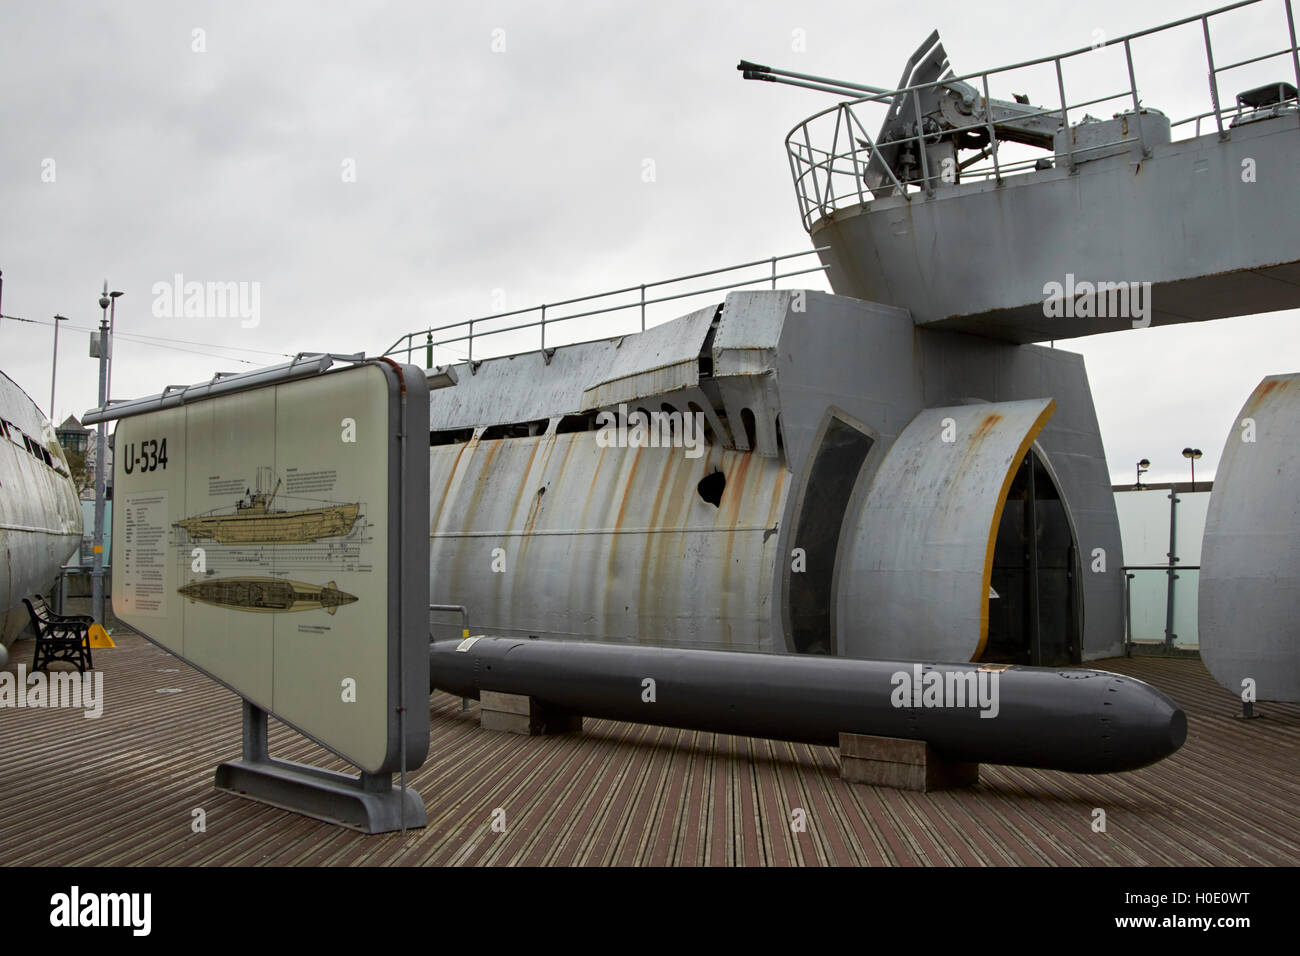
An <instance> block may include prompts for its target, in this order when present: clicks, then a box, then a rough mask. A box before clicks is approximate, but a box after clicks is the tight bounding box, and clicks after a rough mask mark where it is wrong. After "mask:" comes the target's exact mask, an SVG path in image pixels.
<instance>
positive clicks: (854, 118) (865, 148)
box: [785, 0, 1300, 233]
mask: <svg viewBox="0 0 1300 956" xmlns="http://www.w3.org/2000/svg"><path fill="white" fill-rule="evenodd" d="M1263 2H1265V0H1241V2H1238V3H1234V4H1231V5H1229V6H1225V7H1220V8H1218V9H1216V10H1211V11H1208V12H1206V13H1203V14H1197V15H1194V16H1190V17H1186V18H1184V19H1182V20H1176V21H1174V22H1172V23H1167V24H1164V25H1162V26H1158V27H1153V28H1151V29H1148V30H1142V31H1139V32H1137V33H1130V34H1128V35H1127V36H1123V37H1119V38H1117V39H1115V40H1110V41H1104V40H1103V41H1102V42H1100V43H1096V44H1094V45H1092V46H1088V47H1082V48H1080V49H1077V50H1071V51H1070V52H1068V53H1061V54H1057V55H1055V56H1046V57H1040V58H1038V59H1035V60H1026V61H1024V62H1022V63H1015V64H1012V65H1010V66H1003V67H998V68H997V69H993V70H986V71H983V72H979V73H968V74H966V75H964V76H949V77H945V78H944V79H941V80H936V81H933V82H929V83H922V84H918V85H916V86H907V87H901V88H899V89H895V90H890V91H886V92H881V93H875V94H871V95H867V96H863V97H860V98H858V99H854V100H850V101H846V102H843V103H840V104H838V105H836V106H833V107H831V108H829V109H826V110H823V111H822V112H820V113H816V114H814V115H813V116H811V117H810V118H808V119H807V120H804V121H803V122H802V123H800V124H798V125H797V126H795V127H794V128H793V129H792V130H791V131H790V133H789V134H788V135H787V136H786V140H785V145H786V152H787V155H788V157H789V161H790V174H791V176H792V177H793V180H794V187H795V193H796V196H797V198H798V201H799V208H800V213H801V216H802V219H803V224H804V228H805V229H806V230H808V231H809V232H810V233H811V231H812V226H813V224H814V223H815V222H817V221H818V220H820V219H823V218H825V217H827V216H829V215H831V214H832V213H834V212H835V211H836V210H838V209H843V208H847V207H849V206H854V205H862V204H865V203H867V202H870V201H871V200H872V199H875V198H879V197H878V195H876V194H873V193H872V191H871V189H870V187H869V186H868V185H866V183H865V181H864V174H865V173H866V172H867V167H868V164H870V163H872V161H873V160H875V168H876V169H877V170H884V171H885V172H887V173H888V182H887V184H886V185H885V187H884V188H883V189H880V187H878V192H879V194H881V195H902V196H904V197H905V198H906V199H908V200H909V201H910V200H911V199H912V198H913V197H915V196H918V195H925V196H932V195H934V192H935V181H936V179H939V178H942V179H943V180H944V181H945V182H949V183H955V182H957V181H959V180H960V181H969V180H972V179H976V180H978V179H984V180H989V179H991V180H993V181H995V182H997V183H999V184H1000V183H1001V182H1002V180H1003V178H1004V177H1006V176H1008V175H1012V174H1015V173H1020V172H1025V171H1028V170H1032V169H1034V168H1037V165H1038V163H1039V162H1040V160H1041V159H1042V158H1043V157H1045V156H1050V155H1051V154H1045V153H1042V152H1037V153H1036V155H1034V156H1031V157H1029V158H1027V159H1018V160H1013V161H1011V162H1005V161H1004V160H1003V158H1002V157H1001V156H1000V155H999V151H1000V147H1001V146H1005V145H1009V144H1007V143H1005V142H1004V143H1001V144H1000V143H999V140H998V135H997V130H996V124H995V122H994V119H993V115H992V110H991V108H990V100H991V97H990V94H989V89H990V78H998V79H999V80H1006V79H1007V76H1008V74H1012V73H1015V72H1017V71H1022V72H1023V71H1026V70H1028V69H1030V68H1034V67H1045V66H1047V65H1049V64H1050V65H1051V67H1052V68H1053V70H1054V72H1055V80H1056V83H1055V86H1056V89H1055V91H1054V92H1055V94H1056V97H1055V98H1056V99H1057V100H1058V101H1059V105H1057V106H1052V107H1050V108H1045V109H1042V110H1039V111H1037V112H1029V113H1025V114H1023V115H1024V116H1046V115H1060V116H1061V117H1062V126H1063V127H1064V128H1068V127H1069V125H1070V116H1071V112H1072V111H1073V112H1074V114H1075V115H1076V116H1077V115H1078V111H1079V110H1082V109H1085V108H1087V107H1091V106H1096V105H1098V104H1102V103H1108V102H1115V101H1120V102H1122V103H1123V107H1122V108H1123V110H1124V111H1125V112H1135V113H1138V114H1139V115H1140V113H1141V112H1142V111H1143V110H1144V109H1146V107H1144V105H1143V103H1142V98H1141V96H1140V95H1139V88H1138V84H1137V75H1136V71H1135V68H1134V62H1133V61H1134V58H1133V43H1134V41H1136V40H1140V39H1144V38H1148V37H1154V36H1157V35H1167V34H1169V33H1170V32H1171V31H1175V30H1179V29H1182V28H1189V27H1192V25H1193V24H1199V25H1200V33H1201V37H1200V38H1198V40H1203V45H1204V55H1205V64H1206V74H1205V75H1206V76H1208V81H1209V102H1210V109H1208V110H1205V111H1202V112H1199V113H1195V114H1193V115H1191V116H1188V117H1186V118H1185V119H1181V120H1177V121H1174V122H1171V123H1170V127H1171V129H1177V128H1178V127H1186V126H1188V125H1189V124H1195V126H1194V133H1192V135H1196V136H1199V135H1200V133H1201V124H1202V122H1203V121H1205V120H1208V119H1209V118H1210V117H1214V120H1215V124H1216V126H1217V128H1218V132H1219V136H1220V138H1227V137H1228V136H1229V135H1230V129H1231V125H1232V124H1233V123H1235V122H1239V121H1241V120H1242V119H1243V118H1244V116H1245V115H1246V108H1245V107H1243V105H1242V104H1241V102H1240V101H1239V102H1238V103H1237V104H1236V106H1235V107H1234V108H1225V107H1224V106H1223V104H1222V101H1221V98H1220V93H1219V76H1220V75H1221V74H1223V73H1226V72H1228V71H1230V70H1238V69H1240V68H1242V67H1246V66H1250V65H1253V64H1259V63H1264V62H1266V61H1269V60H1274V59H1276V58H1279V57H1288V58H1289V59H1290V61H1291V64H1290V65H1291V70H1290V72H1292V73H1293V74H1294V79H1295V85H1296V88H1297V89H1300V47H1298V46H1297V44H1296V27H1295V17H1294V15H1293V11H1292V0H1281V3H1280V4H1279V5H1280V6H1281V8H1282V13H1283V14H1284V16H1282V17H1279V18H1278V20H1277V26H1278V27H1279V28H1280V27H1281V25H1282V20H1285V25H1286V31H1287V37H1288V39H1289V41H1290V42H1289V45H1288V46H1285V47H1283V48H1282V49H1280V50H1275V51H1271V52H1263V53H1258V54H1256V55H1253V56H1249V57H1246V58H1244V59H1240V60H1236V61H1234V62H1232V63H1228V64H1226V65H1216V64H1215V62H1214V45H1213V43H1212V41H1211V28H1210V27H1211V21H1214V20H1217V19H1221V18H1222V17H1223V15H1224V14H1226V13H1229V12H1230V11H1234V10H1238V9H1240V8H1243V7H1249V6H1254V5H1255V4H1258V3H1263ZM1271 2H1272V3H1277V0H1271ZM1121 45H1122V47H1123V51H1124V65H1125V67H1126V69H1125V75H1124V77H1123V88H1121V89H1120V90H1119V91H1118V92H1115V93H1111V94H1107V95H1102V96H1094V97H1091V98H1089V99H1083V100H1078V101H1070V100H1069V99H1068V97H1067V95H1066V88H1065V71H1064V67H1063V64H1066V63H1067V62H1070V63H1071V64H1074V63H1082V62H1084V61H1085V59H1086V58H1090V57H1091V58H1093V59H1094V60H1100V59H1101V55H1102V51H1103V50H1113V49H1115V48H1116V47H1118V46H1121ZM1021 79H1023V76H1022V77H1021ZM1270 79H1273V80H1275V79H1276V77H1271V78H1270ZM959 82H964V83H969V84H971V85H973V86H975V87H977V89H979V90H980V91H981V92H982V94H983V99H982V102H980V103H978V104H975V105H974V106H973V108H972V116H971V122H970V123H969V124H967V125H965V126H961V127H955V128H953V129H950V130H947V129H946V130H943V131H942V133H939V132H936V131H935V130H933V129H929V130H927V129H924V128H922V129H919V130H916V134H915V135H913V136H909V137H901V138H897V139H892V140H891V141H890V143H889V145H890V146H896V145H899V144H910V145H911V147H912V148H913V149H915V152H916V154H919V157H920V167H921V169H920V173H921V174H920V176H919V177H914V178H905V179H901V180H900V178H899V177H898V175H896V173H895V171H894V170H893V169H892V168H891V167H890V165H889V164H888V163H887V162H886V161H885V160H884V158H883V156H882V155H881V153H880V149H879V145H878V144H877V143H876V142H875V141H874V139H873V136H874V135H875V134H874V133H871V132H868V125H867V123H866V122H864V116H865V114H866V113H867V112H868V110H869V109H870V108H872V107H878V108H879V109H880V110H881V111H882V112H881V114H880V116H881V119H883V117H884V112H883V111H885V110H887V109H888V107H889V106H890V104H891V103H893V102H894V100H895V99H896V98H897V97H899V96H910V97H911V98H912V103H913V106H914V108H915V114H914V115H916V116H920V115H921V107H920V93H921V91H923V90H928V89H930V88H932V87H944V86H946V85H948V84H954V83H959ZM1003 85H1004V86H1005V87H1006V88H1008V89H1010V88H1013V87H1011V86H1009V85H1006V84H1003ZM1282 108H1283V109H1286V110H1288V111H1294V112H1295V113H1296V115H1297V116H1300V110H1297V109H1296V100H1295V98H1294V97H1291V98H1290V99H1289V100H1287V101H1286V102H1285V103H1284V104H1282ZM1272 109H1273V111H1274V112H1277V111H1278V107H1276V106H1274V107H1273V108H1272ZM1234 114H1235V115H1234ZM1117 115H1118V114H1117ZM880 125H881V124H880V123H878V122H877V123H873V124H872V125H871V126H870V128H871V129H879V128H880ZM916 125H917V124H913V129H914V130H915V129H916ZM921 125H923V124H921ZM1142 126H1143V124H1142V123H1141V122H1138V123H1134V124H1133V126H1132V128H1133V129H1134V130H1135V131H1136V132H1135V135H1131V136H1126V137H1124V138H1122V139H1116V140H1114V141H1112V142H1103V143H1095V144H1092V145H1090V146H1088V147H1085V148H1077V147H1075V146H1074V145H1073V143H1071V145H1070V147H1069V150H1068V152H1067V153H1066V154H1065V155H1064V156H1063V157H1056V158H1057V159H1064V161H1065V162H1066V163H1067V164H1068V165H1069V168H1070V169H1071V170H1073V169H1074V167H1075V164H1076V162H1079V161H1081V160H1082V158H1083V157H1084V155H1085V154H1086V153H1087V152H1088V151H1091V150H1100V149H1107V148H1110V147H1114V146H1116V145H1120V144H1134V143H1135V144H1137V146H1138V147H1139V148H1140V149H1141V151H1142V152H1143V153H1144V154H1149V148H1148V146H1147V144H1146V143H1145V142H1144V141H1143V130H1142ZM970 133H974V134H978V135H979V136H980V138H981V140H982V138H983V136H985V135H987V136H988V145H987V146H985V147H984V148H983V149H982V150H981V152H980V153H979V154H977V155H976V156H974V157H972V158H971V159H969V160H967V161H966V162H964V163H960V164H956V167H955V168H951V169H946V170H944V171H943V173H944V175H942V177H940V176H939V175H937V171H936V174H932V173H931V171H930V169H929V163H928V159H927V156H926V150H925V149H924V148H922V140H924V141H925V142H927V143H929V144H931V145H933V144H934V143H935V142H937V141H938V138H939V137H940V136H941V135H942V136H947V135H952V136H954V137H956V136H959V135H961V134H970ZM1067 139H1072V138H1067ZM827 141H829V142H830V146H829V148H826V147H824V146H822V145H816V146H814V145H813V144H814V142H816V143H818V144H824V143H826V142H827ZM882 145H883V144H882ZM985 159H987V160H989V163H988V165H986V166H977V165H975V164H976V163H978V162H981V161H983V160H985Z"/></svg>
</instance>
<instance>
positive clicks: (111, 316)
mask: <svg viewBox="0 0 1300 956" xmlns="http://www.w3.org/2000/svg"><path fill="white" fill-rule="evenodd" d="M104 285H105V286H107V285H108V283H104ZM121 295H122V293H121V292H110V293H109V294H108V297H109V298H110V299H112V302H111V303H110V304H109V307H108V340H109V341H110V342H111V341H112V340H113V332H114V330H115V329H116V325H115V324H114V322H115V320H116V319H117V300H118V297H119V296H121ZM112 400H113V350H112V349H109V350H108V381H107V382H106V383H105V385H104V404H108V403H109V402H110V401H112Z"/></svg>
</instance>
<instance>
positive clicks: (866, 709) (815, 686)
mask: <svg viewBox="0 0 1300 956" xmlns="http://www.w3.org/2000/svg"><path fill="white" fill-rule="evenodd" d="M429 684H430V687H431V688H432V689H440V690H444V691H447V692H449V693H452V694H456V695H458V696H461V697H470V698H477V697H478V696H479V694H480V692H481V691H485V690H488V691H499V692H502V693H508V694H521V695H527V696H530V697H533V698H535V699H536V700H537V701H538V702H539V703H540V704H541V705H542V706H543V707H544V708H547V709H549V710H551V711H552V712H555V713H567V714H573V715H580V716H584V717H600V718H606V719H611V720H625V721H631V722H635V723H643V724H656V725H661V726H667V727H682V728H686V729H690V730H700V731H706V732H712V733H728V734H740V735H743V736H750V737H767V738H771V739H775V740H793V741H799V742H803V743H809V744H821V745H829V746H835V745H836V744H838V742H839V735H840V734H841V733H856V734H871V735H876V736H883V737H899V738H904V739H909V740H924V741H927V742H928V743H930V744H931V745H932V746H933V747H934V748H935V750H936V751H937V752H939V753H940V754H941V755H942V756H944V757H945V758H947V759H950V760H954V761H963V762H971V763H995V764H1006V765H1011V766H1021V767H1038V768H1042V769H1046V770H1064V771H1068V772H1071V773H1114V772H1117V771H1123V770H1136V769H1138V768H1139V767H1145V766H1147V765H1149V764H1152V763H1155V762H1156V761H1158V760H1162V759H1163V758H1165V757H1167V756H1169V755H1170V754H1172V753H1173V752H1174V751H1176V750H1177V749H1178V748H1179V747H1181V746H1182V745H1183V742H1184V741H1185V740H1186V738H1187V718H1186V716H1185V715H1184V714H1183V712H1182V710H1181V709H1179V707H1178V705H1177V704H1176V703H1174V701H1173V700H1171V699H1170V698H1169V697H1168V696H1166V695H1165V694H1163V693H1161V692H1160V691H1159V690H1157V689H1156V688H1154V687H1152V686H1150V685H1149V684H1146V683H1143V682H1142V681H1139V680H1134V679H1133V678H1131V677H1124V676H1122V675H1119V674H1112V673H1109V672H1107V671H1098V670H1085V669H1057V668H1047V667H1017V666H1008V667H1004V666H1001V665H979V664H933V663H919V662H918V663H912V662H900V661H871V660H853V659H846V658H833V657H826V656H812V655H794V654H753V653H738V652H732V651H705V650H687V649H677V648H664V647H645V646H624V645H612V644H597V643H588V642H569V641H547V640H519V639H515V638H501V637H480V638H469V639H467V640H465V641H460V642H457V641H439V642H435V643H433V644H431V645H430V648H429Z"/></svg>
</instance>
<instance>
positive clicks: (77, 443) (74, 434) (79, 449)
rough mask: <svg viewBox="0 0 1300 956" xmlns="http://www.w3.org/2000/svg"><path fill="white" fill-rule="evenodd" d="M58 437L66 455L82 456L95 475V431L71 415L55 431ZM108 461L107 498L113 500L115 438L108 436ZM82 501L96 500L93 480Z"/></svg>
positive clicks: (83, 493)
mask: <svg viewBox="0 0 1300 956" xmlns="http://www.w3.org/2000/svg"><path fill="white" fill-rule="evenodd" d="M54 433H55V434H56V435H57V436H58V439H59V444H60V445H61V446H62V447H63V451H64V453H65V454H68V453H71V454H76V455H81V456H82V457H84V458H85V460H86V468H87V469H88V470H89V471H90V473H91V474H92V475H93V474H94V471H95V458H96V442H94V441H92V440H91V439H92V438H93V437H94V434H95V430H94V429H93V428H87V427H86V426H85V425H83V424H81V422H79V421H77V417H76V416H75V415H69V416H68V417H67V418H66V419H65V420H64V422H63V424H62V425H60V426H59V427H58V428H56V429H55V430H54ZM107 448H108V461H107V462H106V463H105V464H106V465H107V467H108V474H107V477H106V479H105V497H106V498H107V499H108V500H109V501H112V500H113V436H112V435H109V436H108V445H107ZM81 500H82V501H94V500H95V484H94V481H93V480H92V481H91V482H90V484H89V485H88V486H87V487H86V489H85V490H83V491H82V492H81Z"/></svg>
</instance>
